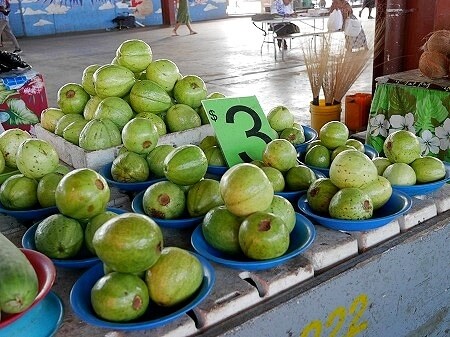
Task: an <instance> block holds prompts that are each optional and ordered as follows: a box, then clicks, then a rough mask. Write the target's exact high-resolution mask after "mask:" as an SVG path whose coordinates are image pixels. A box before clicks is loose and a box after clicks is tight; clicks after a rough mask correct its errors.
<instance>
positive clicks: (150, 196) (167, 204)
mask: <svg viewBox="0 0 450 337" xmlns="http://www.w3.org/2000/svg"><path fill="white" fill-rule="evenodd" d="M142 208H143V209H144V212H145V214H147V215H149V216H151V217H154V218H160V219H177V218H180V217H181V216H182V215H183V214H184V213H185V210H186V195H185V193H184V191H183V190H182V189H181V187H180V186H178V185H176V184H174V183H172V182H170V181H168V180H163V181H158V182H156V183H154V184H152V185H150V186H149V187H147V189H146V190H145V192H144V195H143V197H142Z"/></svg>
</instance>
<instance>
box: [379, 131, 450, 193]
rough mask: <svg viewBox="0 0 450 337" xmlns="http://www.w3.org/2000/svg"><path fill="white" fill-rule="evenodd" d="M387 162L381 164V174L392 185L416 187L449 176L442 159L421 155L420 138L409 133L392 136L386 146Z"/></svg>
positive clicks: (403, 132) (398, 132)
mask: <svg viewBox="0 0 450 337" xmlns="http://www.w3.org/2000/svg"><path fill="white" fill-rule="evenodd" d="M383 152H384V155H385V156H386V158H385V159H383V160H379V161H378V170H379V174H381V175H383V177H386V178H387V179H388V180H389V181H390V182H391V184H392V185H400V186H412V185H416V184H426V183H432V182H435V181H438V180H441V179H443V178H444V177H445V175H446V170H445V165H444V163H443V162H442V160H440V159H439V158H436V157H432V156H430V155H426V156H422V155H421V152H422V150H421V146H420V142H419V139H418V137H417V136H416V135H415V134H414V133H412V132H410V131H407V130H398V131H395V132H393V133H391V134H389V135H388V136H387V137H386V139H385V141H384V143H383Z"/></svg>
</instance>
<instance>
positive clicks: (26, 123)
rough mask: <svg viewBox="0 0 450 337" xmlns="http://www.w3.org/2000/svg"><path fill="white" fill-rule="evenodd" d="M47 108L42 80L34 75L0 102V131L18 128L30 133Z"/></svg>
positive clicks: (39, 76) (40, 76)
mask: <svg viewBox="0 0 450 337" xmlns="http://www.w3.org/2000/svg"><path fill="white" fill-rule="evenodd" d="M0 83H1V80H0ZM47 108H48V103H47V95H46V92H45V85H44V79H43V77H42V75H41V74H35V75H34V76H33V77H32V78H30V79H29V80H28V81H27V82H26V83H24V84H23V86H21V87H20V88H18V89H14V90H10V91H9V92H8V96H7V97H5V98H4V99H3V101H0V122H1V127H0V130H1V131H3V129H4V130H7V129H12V128H20V129H22V130H26V131H30V129H31V127H32V125H34V124H36V123H39V120H40V116H41V112H42V111H43V110H44V109H47ZM1 131H0V133H1Z"/></svg>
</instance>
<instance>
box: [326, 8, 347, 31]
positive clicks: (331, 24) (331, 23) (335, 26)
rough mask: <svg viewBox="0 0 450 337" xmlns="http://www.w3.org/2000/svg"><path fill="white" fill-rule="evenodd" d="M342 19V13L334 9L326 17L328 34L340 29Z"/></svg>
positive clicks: (342, 22)
mask: <svg viewBox="0 0 450 337" xmlns="http://www.w3.org/2000/svg"><path fill="white" fill-rule="evenodd" d="M343 24H344V19H343V17H342V12H341V11H340V10H339V9H335V10H333V11H332V12H331V14H330V16H329V17H328V22H327V27H328V31H329V32H335V31H338V30H341V29H342V26H343Z"/></svg>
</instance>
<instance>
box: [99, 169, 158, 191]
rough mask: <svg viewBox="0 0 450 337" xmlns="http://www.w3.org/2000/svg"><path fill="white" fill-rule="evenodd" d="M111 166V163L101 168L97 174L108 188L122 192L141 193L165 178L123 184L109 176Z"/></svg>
mask: <svg viewBox="0 0 450 337" xmlns="http://www.w3.org/2000/svg"><path fill="white" fill-rule="evenodd" d="M111 166H112V162H111V163H109V164H106V165H104V166H102V168H100V170H99V171H98V172H99V173H100V175H101V176H102V177H103V178H105V180H106V182H107V183H108V185H109V186H114V187H116V188H118V189H120V190H123V191H142V190H145V189H146V188H147V187H149V186H150V185H153V184H154V183H156V182H158V181H162V180H166V178H155V179H151V180H147V181H140V182H136V183H123V182H120V181H115V180H114V179H113V177H112V175H111Z"/></svg>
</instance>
